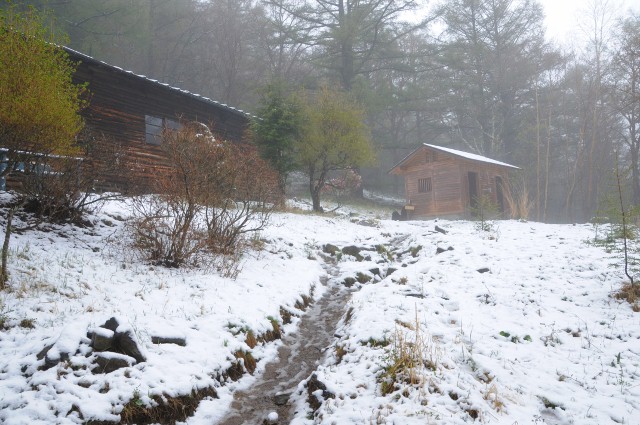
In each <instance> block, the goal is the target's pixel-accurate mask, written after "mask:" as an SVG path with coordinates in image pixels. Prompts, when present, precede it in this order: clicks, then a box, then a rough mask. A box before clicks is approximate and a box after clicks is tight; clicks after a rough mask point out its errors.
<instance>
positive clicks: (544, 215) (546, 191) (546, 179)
mask: <svg viewBox="0 0 640 425" xmlns="http://www.w3.org/2000/svg"><path fill="white" fill-rule="evenodd" d="M547 126H548V127H547V129H548V130H547V152H546V155H545V171H544V210H543V213H542V221H543V222H545V223H546V222H547V206H548V205H549V156H550V155H549V153H550V152H549V151H550V147H551V107H549V121H548V122H547Z"/></svg>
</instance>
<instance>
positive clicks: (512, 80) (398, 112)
mask: <svg viewBox="0 0 640 425" xmlns="http://www.w3.org/2000/svg"><path fill="white" fill-rule="evenodd" d="M22 4H24V5H25V7H26V5H28V4H30V5H33V6H35V7H36V8H37V9H38V10H41V11H48V12H49V13H50V16H51V23H52V24H51V25H53V26H54V27H55V28H58V29H60V30H61V31H62V32H64V33H65V34H68V36H69V41H68V44H69V46H70V47H71V48H74V49H77V50H79V51H81V52H83V53H86V54H88V55H90V56H93V57H94V58H96V59H99V60H102V61H105V62H107V63H110V64H113V65H117V66H120V67H122V68H124V69H127V70H131V71H133V72H135V73H138V74H144V75H147V76H149V77H151V78H154V79H158V80H159V81H162V82H165V83H168V84H170V85H173V86H176V87H180V88H184V89H187V90H190V91H192V92H194V93H200V94H202V95H204V96H207V97H210V98H212V99H215V100H217V101H220V102H222V103H226V104H228V105H231V106H234V107H238V108H241V109H243V110H245V111H248V112H250V113H253V114H256V115H260V114H259V113H258V111H260V110H261V109H260V108H263V109H262V110H264V98H265V92H266V89H265V88H266V87H269V86H273V85H274V84H277V85H278V87H280V88H282V89H283V90H284V91H285V92H295V91H296V90H300V89H301V88H304V89H307V90H315V89H317V88H319V87H322V86H323V85H329V86H332V87H340V88H341V89H343V90H344V91H347V92H350V94H351V95H352V97H353V98H355V99H356V100H357V101H358V103H359V104H360V105H361V107H362V108H363V109H364V110H365V115H366V117H365V120H366V123H367V125H368V127H369V129H370V133H371V136H372V140H373V142H374V146H375V150H376V158H377V161H376V165H375V166H373V167H366V168H363V169H361V170H360V172H361V173H362V176H363V186H364V188H365V189H367V190H372V191H376V192H382V193H385V194H391V195H396V196H398V197H400V196H401V195H402V192H403V190H404V186H403V182H402V180H401V178H398V177H393V176H389V175H388V174H387V171H388V170H389V169H390V168H391V167H392V166H393V165H394V164H396V163H397V162H398V161H400V160H401V159H403V158H404V157H405V156H406V155H407V154H409V153H410V152H411V151H413V150H414V149H415V148H416V147H417V146H419V145H421V144H422V143H434V144H438V145H441V146H448V147H452V148H456V149H461V150H465V151H469V152H474V153H478V154H481V155H485V156H488V157H490V158H495V159H497V160H501V161H505V162H508V163H511V164H514V165H517V166H518V167H521V169H522V171H520V172H518V173H516V174H515V175H514V176H512V182H511V184H512V187H513V188H514V189H513V190H514V191H518V192H519V196H521V197H523V196H524V197H525V198H527V199H528V202H529V203H530V206H531V214H530V218H531V219H534V220H539V221H545V222H575V221H588V220H590V219H592V218H593V217H595V216H597V215H599V214H601V211H602V209H603V205H604V204H606V203H607V199H608V198H609V197H610V196H611V194H612V193H614V192H616V191H615V190H614V188H615V187H616V175H619V176H620V177H621V181H622V186H623V189H624V192H625V197H626V199H627V202H628V204H629V205H630V206H636V205H639V204H640V165H639V158H638V156H639V149H640V16H638V15H637V14H636V15H634V14H632V13H631V12H628V13H625V12H624V11H615V10H614V8H613V5H612V4H611V3H610V2H607V1H606V0H590V1H587V2H585V4H584V6H583V11H582V14H581V15H580V16H576V17H571V18H567V19H573V20H577V21H579V28H580V34H578V35H576V37H575V40H581V41H580V42H579V43H578V42H575V43H574V46H573V47H571V48H568V47H566V46H563V45H559V44H554V43H553V42H549V41H548V37H545V25H544V12H543V8H542V6H541V4H539V3H538V2H537V1H536V0H518V1H514V0H483V1H478V0H449V1H443V2H439V3H436V2H429V3H428V4H427V2H425V1H420V0H315V1H298V0H206V1H202V0H181V1H173V0H153V1H151V0H139V1H129V0H85V1H82V2H78V1H54V0H50V1H46V0H44V1H25V2H21V5H22ZM620 16H622V18H621V17H620ZM616 170H617V171H616ZM614 195H615V193H614ZM616 196H617V195H616Z"/></svg>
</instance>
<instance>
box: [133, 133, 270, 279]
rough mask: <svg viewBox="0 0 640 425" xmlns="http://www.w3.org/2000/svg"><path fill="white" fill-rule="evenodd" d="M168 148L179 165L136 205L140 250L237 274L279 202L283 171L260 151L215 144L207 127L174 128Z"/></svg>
mask: <svg viewBox="0 0 640 425" xmlns="http://www.w3.org/2000/svg"><path fill="white" fill-rule="evenodd" d="M162 145H163V148H164V150H165V152H166V155H167V159H168V161H169V163H171V164H172V167H171V168H170V169H167V171H166V172H164V173H162V174H161V175H159V176H157V179H156V180H155V183H154V185H153V187H152V190H153V192H154V193H156V195H153V196H148V197H141V198H137V200H136V201H135V202H134V220H133V221H132V226H131V227H132V229H133V235H134V247H135V248H136V249H137V250H138V251H139V252H141V253H143V255H144V256H145V257H146V258H147V259H148V260H150V261H152V262H153V263H156V264H162V265H165V266H171V267H178V266H180V265H183V264H194V265H195V264H202V263H203V262H207V263H209V264H212V265H218V266H219V267H220V268H221V269H222V270H223V272H225V273H226V272H229V273H228V274H230V275H234V274H237V270H238V268H237V259H238V253H239V252H241V251H242V250H243V249H244V248H243V245H242V243H241V242H242V240H243V236H244V235H245V234H246V233H248V232H254V231H258V230H260V229H262V228H264V226H265V225H266V224H267V222H268V219H269V216H270V215H271V213H272V211H273V209H274V207H275V202H276V201H277V199H276V198H275V197H276V196H278V195H279V191H278V184H277V183H278V180H277V175H276V173H275V172H274V171H273V170H272V169H270V168H269V167H268V165H266V163H265V162H264V161H263V160H262V159H260V158H259V156H258V155H257V153H256V152H255V150H251V149H249V148H242V147H238V146H234V145H232V144H230V143H227V142H218V141H215V140H214V139H213V137H212V136H211V135H210V134H208V132H206V131H203V129H202V127H201V126H200V125H189V126H186V127H185V128H183V129H182V130H180V131H177V132H175V131H167V132H166V133H165V134H164V135H163V142H162ZM206 254H220V255H222V256H223V257H224V258H220V257H218V261H216V257H214V256H212V255H208V256H207V255H206ZM230 258H232V259H234V260H233V261H229V259H230Z"/></svg>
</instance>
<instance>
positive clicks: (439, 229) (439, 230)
mask: <svg viewBox="0 0 640 425" xmlns="http://www.w3.org/2000/svg"><path fill="white" fill-rule="evenodd" d="M436 232H440V233H442V234H443V235H446V234H447V231H446V230H444V229H443V228H442V227H440V226H438V225H437V224H436Z"/></svg>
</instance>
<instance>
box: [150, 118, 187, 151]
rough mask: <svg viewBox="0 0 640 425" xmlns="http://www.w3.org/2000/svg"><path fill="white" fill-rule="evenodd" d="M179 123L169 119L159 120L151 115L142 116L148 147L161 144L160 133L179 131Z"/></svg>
mask: <svg viewBox="0 0 640 425" xmlns="http://www.w3.org/2000/svg"><path fill="white" fill-rule="evenodd" d="M180 127H181V126H180V123H179V122H178V121H176V120H172V119H169V118H159V117H154V116H152V115H145V116H144V133H145V141H146V142H147V143H148V144H150V145H159V144H160V143H161V142H162V131H163V130H164V129H165V128H166V129H169V130H175V131H177V130H180Z"/></svg>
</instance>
